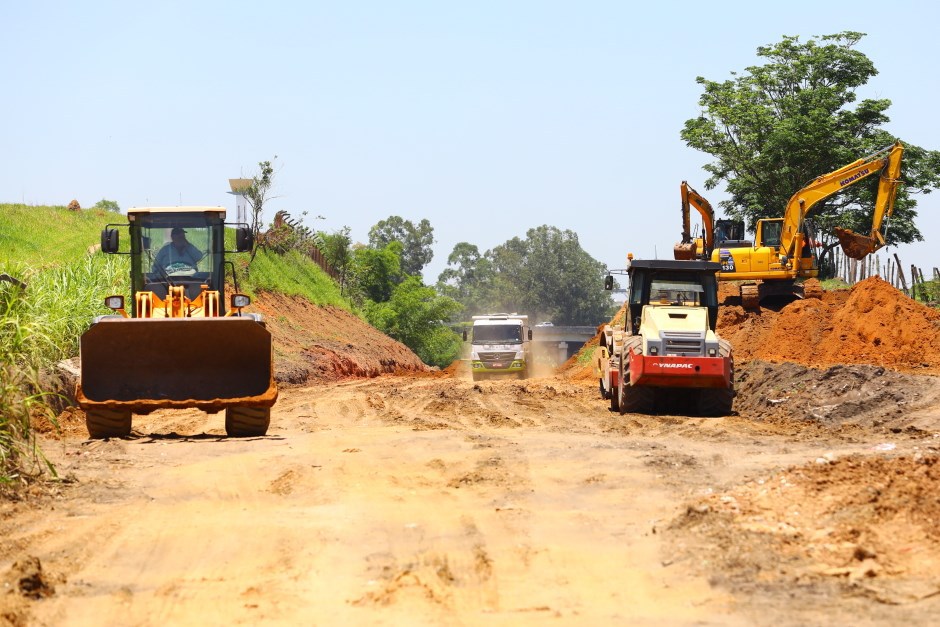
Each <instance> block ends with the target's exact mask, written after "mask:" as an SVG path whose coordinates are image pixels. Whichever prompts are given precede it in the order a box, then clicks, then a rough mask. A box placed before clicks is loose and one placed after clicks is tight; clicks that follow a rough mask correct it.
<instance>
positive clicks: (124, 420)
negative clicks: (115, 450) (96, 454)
mask: <svg viewBox="0 0 940 627" xmlns="http://www.w3.org/2000/svg"><path fill="white" fill-rule="evenodd" d="M85 426H86V427H88V435H89V437H91V438H92V439H93V440H101V439H103V438H123V437H126V436H128V435H130V434H131V412H129V411H123V410H120V409H89V410H88V411H86V412H85Z"/></svg>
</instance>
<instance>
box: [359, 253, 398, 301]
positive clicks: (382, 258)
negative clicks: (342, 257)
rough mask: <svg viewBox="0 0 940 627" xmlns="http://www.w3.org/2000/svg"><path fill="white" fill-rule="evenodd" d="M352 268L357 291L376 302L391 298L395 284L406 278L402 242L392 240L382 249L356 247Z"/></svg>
mask: <svg viewBox="0 0 940 627" xmlns="http://www.w3.org/2000/svg"><path fill="white" fill-rule="evenodd" d="M351 270H352V276H353V277H354V279H355V284H356V291H357V292H358V293H359V294H361V295H362V296H363V297H364V298H367V299H368V300H371V301H373V302H376V303H381V302H385V301H388V300H390V299H391V298H392V292H393V291H394V290H395V286H396V285H398V284H399V283H401V282H402V281H403V280H404V278H405V277H404V275H403V274H402V271H401V243H400V242H391V243H389V244H388V245H387V246H385V247H384V248H381V249H376V248H369V247H367V246H360V247H359V248H356V249H355V250H354V251H353V257H352V262H351Z"/></svg>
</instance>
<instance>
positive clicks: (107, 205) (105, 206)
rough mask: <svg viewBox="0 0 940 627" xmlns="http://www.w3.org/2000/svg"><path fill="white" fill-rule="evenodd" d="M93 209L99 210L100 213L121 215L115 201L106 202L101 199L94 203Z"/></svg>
mask: <svg viewBox="0 0 940 627" xmlns="http://www.w3.org/2000/svg"><path fill="white" fill-rule="evenodd" d="M92 208H93V209H101V210H102V211H113V212H114V213H121V207H120V205H118V204H117V201H116V200H106V199H104V198H102V199H101V200H99V201H98V202H96V203H95V206H94V207H92Z"/></svg>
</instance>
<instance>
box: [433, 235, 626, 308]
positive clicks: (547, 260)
mask: <svg viewBox="0 0 940 627" xmlns="http://www.w3.org/2000/svg"><path fill="white" fill-rule="evenodd" d="M448 266H452V267H448V268H447V269H445V270H444V271H443V272H442V273H441V275H440V277H439V279H438V289H439V290H440V291H441V293H443V294H447V295H450V296H453V297H454V298H456V299H457V300H458V301H459V302H461V303H462V304H464V306H465V308H466V310H467V312H468V313H470V314H474V313H484V312H495V311H505V312H519V313H527V314H529V315H530V316H533V317H536V316H537V317H544V318H546V319H551V320H552V321H554V322H555V323H556V324H588V325H593V324H599V323H600V322H602V321H603V320H605V319H609V317H610V312H611V310H612V309H613V300H612V298H611V296H610V294H609V293H608V292H605V291H604V289H603V285H604V276H605V268H604V264H602V263H600V262H598V261H596V260H594V259H593V258H592V257H591V256H590V255H589V254H587V252H585V251H584V249H582V248H581V244H580V242H579V241H578V236H577V234H576V233H574V232H573V231H568V230H565V231H561V230H559V229H558V228H556V227H551V226H540V227H537V228H534V229H529V231H528V232H527V233H526V237H525V239H520V238H518V237H515V238H513V239H511V240H509V241H507V242H505V243H504V244H501V245H499V246H496V247H494V248H493V249H492V250H489V251H487V252H486V254H484V255H482V256H480V255H479V252H478V250H477V248H476V247H475V246H473V245H471V244H467V243H466V242H462V243H460V244H458V245H457V246H455V247H454V251H453V252H452V253H451V255H450V257H448Z"/></svg>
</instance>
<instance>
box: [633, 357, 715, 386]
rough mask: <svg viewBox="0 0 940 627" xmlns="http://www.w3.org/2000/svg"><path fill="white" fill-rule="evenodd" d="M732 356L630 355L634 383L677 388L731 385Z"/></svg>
mask: <svg viewBox="0 0 940 627" xmlns="http://www.w3.org/2000/svg"><path fill="white" fill-rule="evenodd" d="M731 370H732V361H731V358H730V357H671V356H667V357H653V356H648V355H636V354H634V355H632V356H631V357H630V373H629V374H630V385H636V386H651V387H673V388H728V387H731V377H732V372H731Z"/></svg>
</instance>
